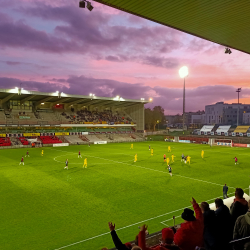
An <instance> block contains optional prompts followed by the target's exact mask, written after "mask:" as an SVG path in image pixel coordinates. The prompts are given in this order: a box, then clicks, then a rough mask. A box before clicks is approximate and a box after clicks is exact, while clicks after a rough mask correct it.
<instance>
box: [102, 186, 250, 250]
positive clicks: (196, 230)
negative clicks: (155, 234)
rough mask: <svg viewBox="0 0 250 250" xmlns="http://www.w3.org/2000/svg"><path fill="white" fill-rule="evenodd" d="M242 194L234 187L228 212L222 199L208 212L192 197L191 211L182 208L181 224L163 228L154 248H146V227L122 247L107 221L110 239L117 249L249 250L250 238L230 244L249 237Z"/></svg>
mask: <svg viewBox="0 0 250 250" xmlns="http://www.w3.org/2000/svg"><path fill="white" fill-rule="evenodd" d="M223 190H224V189H223ZM243 195H244V191H243V190H242V189H241V188H236V190H235V198H234V201H233V203H232V204H231V206H230V209H229V208H228V207H227V206H226V205H225V204H224V202H223V200H222V199H219V198H217V199H216V200H215V207H216V210H215V211H214V210H211V209H210V207H209V204H208V203H207V202H202V203H201V204H200V205H199V204H198V203H197V202H196V200H195V199H194V198H192V201H191V204H192V205H193V209H194V210H192V209H189V208H185V209H184V211H183V213H182V215H181V217H182V219H183V220H184V223H182V224H181V225H179V226H177V227H170V228H163V229H162V231H161V233H162V235H161V238H162V241H161V243H159V244H158V245H156V246H153V247H148V246H147V245H146V235H147V226H146V225H143V226H142V227H140V232H139V234H138V235H137V236H136V239H135V243H133V246H132V244H131V243H125V244H123V243H122V242H121V240H120V239H119V237H118V236H117V234H116V231H115V225H114V224H113V223H112V222H109V229H110V232H111V237H112V240H113V242H114V245H115V247H116V249H117V250H130V249H132V250H167V249H169V250H202V249H204V250H230V249H235V250H249V249H250V240H249V239H246V240H245V241H242V240H241V241H239V242H236V244H232V242H231V243H229V242H230V241H232V240H237V239H242V238H245V237H249V236H250V201H249V202H247V201H246V200H245V198H244V197H243ZM194 213H195V215H194ZM102 250H107V248H103V249H102Z"/></svg>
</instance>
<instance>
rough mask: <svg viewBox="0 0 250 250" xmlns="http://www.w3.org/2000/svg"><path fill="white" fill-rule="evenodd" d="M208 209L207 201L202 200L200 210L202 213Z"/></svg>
mask: <svg viewBox="0 0 250 250" xmlns="http://www.w3.org/2000/svg"><path fill="white" fill-rule="evenodd" d="M209 210H210V208H209V204H208V203H207V202H205V201H203V202H202V203H201V211H202V213H204V212H206V211H209Z"/></svg>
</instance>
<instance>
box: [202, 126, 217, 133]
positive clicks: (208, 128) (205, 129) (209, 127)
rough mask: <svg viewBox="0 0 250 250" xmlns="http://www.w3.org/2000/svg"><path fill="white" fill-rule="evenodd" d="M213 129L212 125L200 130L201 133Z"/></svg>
mask: <svg viewBox="0 0 250 250" xmlns="http://www.w3.org/2000/svg"><path fill="white" fill-rule="evenodd" d="M213 128H214V125H204V126H203V127H202V128H201V130H200V131H201V132H211V131H212V130H213Z"/></svg>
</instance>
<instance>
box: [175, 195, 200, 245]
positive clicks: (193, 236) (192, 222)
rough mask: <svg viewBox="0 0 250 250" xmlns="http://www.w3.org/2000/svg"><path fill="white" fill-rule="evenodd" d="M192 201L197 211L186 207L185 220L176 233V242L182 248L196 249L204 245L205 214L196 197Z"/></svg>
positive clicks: (183, 217) (183, 214)
mask: <svg viewBox="0 0 250 250" xmlns="http://www.w3.org/2000/svg"><path fill="white" fill-rule="evenodd" d="M191 203H192V204H193V208H194V211H195V215H196V217H194V211H193V210H191V209H189V208H185V209H184V212H183V213H182V215H181V217H182V219H183V220H184V221H185V222H184V223H182V224H181V227H180V228H179V229H178V230H177V232H176V234H175V235H174V243H175V244H176V245H178V246H179V248H180V249H181V250H194V249H195V247H196V246H202V245H203V229H204V223H203V215H202V212H201V209H200V207H199V205H198V203H197V202H196V200H195V199H194V198H192V201H191Z"/></svg>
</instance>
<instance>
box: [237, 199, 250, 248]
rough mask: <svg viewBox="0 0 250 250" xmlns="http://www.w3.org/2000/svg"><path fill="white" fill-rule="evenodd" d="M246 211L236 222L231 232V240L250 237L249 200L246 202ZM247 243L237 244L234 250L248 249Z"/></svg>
mask: <svg viewBox="0 0 250 250" xmlns="http://www.w3.org/2000/svg"><path fill="white" fill-rule="evenodd" d="M248 207H249V209H248V211H247V213H246V214H244V215H241V216H239V217H238V219H237V220H236V223H235V226H234V232H233V239H234V240H236V239H241V238H245V237H248V236H250V200H249V201H248ZM249 244H250V243H249V242H247V243H246V242H244V243H239V244H237V245H236V246H235V249H248V248H247V247H248V245H249Z"/></svg>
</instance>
